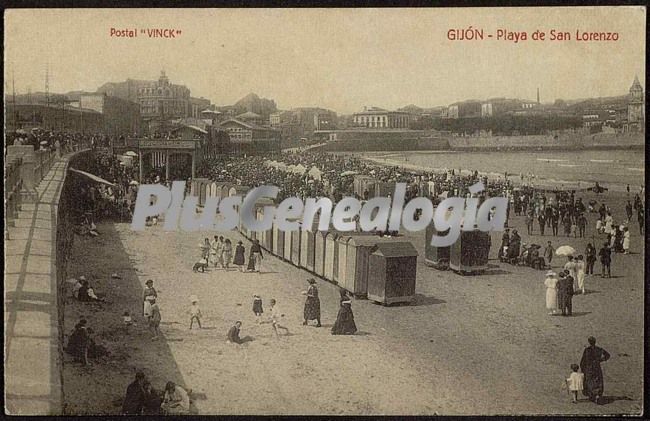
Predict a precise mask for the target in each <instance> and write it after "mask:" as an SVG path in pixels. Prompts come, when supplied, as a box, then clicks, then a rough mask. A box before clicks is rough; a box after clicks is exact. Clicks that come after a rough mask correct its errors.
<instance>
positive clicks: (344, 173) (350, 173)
mask: <svg viewBox="0 0 650 421" xmlns="http://www.w3.org/2000/svg"><path fill="white" fill-rule="evenodd" d="M356 174H357V172H356V171H343V172H342V173H341V177H345V176H347V175H356Z"/></svg>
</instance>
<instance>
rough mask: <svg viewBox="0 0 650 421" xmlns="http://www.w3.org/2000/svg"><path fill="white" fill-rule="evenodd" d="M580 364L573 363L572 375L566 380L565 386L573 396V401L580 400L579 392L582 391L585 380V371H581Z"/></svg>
mask: <svg viewBox="0 0 650 421" xmlns="http://www.w3.org/2000/svg"><path fill="white" fill-rule="evenodd" d="M579 370H580V366H578V364H571V371H572V372H571V375H570V376H569V378H568V379H566V380H565V381H564V386H565V387H566V388H567V391H568V392H569V394H570V395H571V397H572V398H573V403H577V402H578V392H582V389H583V387H584V382H585V375H584V373H580V372H579Z"/></svg>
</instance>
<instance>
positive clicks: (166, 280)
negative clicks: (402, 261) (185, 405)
mask: <svg viewBox="0 0 650 421" xmlns="http://www.w3.org/2000/svg"><path fill="white" fill-rule="evenodd" d="M582 197H583V200H585V199H586V200H589V199H590V197H589V196H587V195H585V196H582ZM606 197H607V203H608V204H610V206H612V207H613V209H614V215H621V214H623V213H624V211H623V207H622V206H623V201H622V199H623V197H622V196H621V195H618V194H613V193H612V194H608V195H607V196H606ZM510 226H511V227H512V226H514V227H515V228H519V231H520V233H521V234H522V239H523V241H524V242H529V241H535V242H544V243H545V242H546V241H547V240H551V241H553V245H554V246H555V247H557V246H559V245H561V244H571V245H573V246H574V247H576V248H577V249H578V250H583V249H584V246H585V244H586V242H587V239H574V238H569V239H566V238H564V237H555V238H554V237H551V236H548V235H547V236H545V237H544V238H542V237H541V236H539V235H536V236H533V238H529V237H528V236H527V235H526V234H525V231H526V230H525V228H524V221H523V217H513V218H511V223H510ZM593 227H594V214H592V215H589V228H588V237H589V241H591V239H592V238H593V239H594V241H596V243H601V242H602V240H603V238H602V237H601V236H597V237H595V238H594V237H592V235H593V231H594V229H593ZM631 228H632V229H631V232H632V251H633V252H634V253H633V254H631V255H626V256H624V255H615V256H614V258H613V264H612V270H613V275H614V277H613V278H611V279H602V278H600V277H588V278H587V281H586V285H587V290H588V294H586V295H584V296H583V295H578V296H576V297H574V300H573V303H574V304H573V308H574V316H573V317H570V318H563V317H560V316H555V317H554V316H548V315H547V312H546V309H545V308H544V293H545V289H544V286H543V280H544V272H543V271H536V270H533V269H530V268H524V267H514V266H511V265H508V264H503V263H498V261H497V260H496V252H497V250H496V246H493V248H492V250H491V258H492V260H491V262H490V269H489V271H488V272H487V273H486V274H484V275H480V276H466V277H463V276H460V275H457V274H455V273H453V272H449V271H442V272H441V271H437V270H435V269H432V268H429V267H427V266H425V265H424V264H423V256H424V249H423V245H424V244H423V242H424V238H423V235H424V234H423V233H422V232H418V233H407V235H406V236H405V237H406V238H407V239H409V240H411V241H412V242H413V244H414V245H415V246H416V247H417V248H418V250H419V253H420V257H419V258H418V276H417V288H416V292H417V297H416V300H415V302H414V303H413V304H412V305H410V306H397V307H395V306H393V307H384V306H381V305H377V304H375V303H372V302H370V301H368V300H358V299H357V300H354V302H353V310H354V313H355V319H356V321H357V326H358V328H359V330H360V332H359V333H358V334H357V335H355V336H332V335H331V334H330V332H329V330H330V327H331V326H332V323H333V322H334V319H335V318H336V312H337V310H338V298H337V297H338V287H336V286H335V285H332V284H330V283H329V282H327V281H324V280H322V279H318V287H319V289H320V296H321V308H322V313H323V315H322V319H323V327H322V328H316V327H313V326H306V327H305V326H302V323H301V322H302V310H303V303H304V296H303V295H301V291H304V290H306V289H307V286H308V285H307V282H306V279H308V278H309V277H311V276H312V275H311V274H309V273H308V272H306V271H304V270H301V269H298V268H296V267H293V266H291V265H290V264H289V263H286V262H283V261H280V260H279V259H277V258H275V257H272V256H269V255H267V256H266V258H265V260H264V264H263V272H264V273H262V274H261V275H259V274H254V273H239V272H237V271H235V270H230V271H227V272H226V271H224V270H214V269H211V270H210V272H208V273H205V274H202V273H193V272H192V270H191V268H192V264H193V263H194V262H195V261H196V260H197V259H198V255H199V247H198V245H199V243H200V241H201V239H202V237H203V235H198V234H195V233H167V232H164V231H163V230H162V227H161V226H160V225H159V226H154V227H150V228H147V230H146V231H144V232H141V233H136V232H133V231H131V229H130V226H129V225H128V224H124V223H120V224H112V223H102V224H100V225H99V231H100V232H101V236H100V237H98V238H89V237H76V239H75V245H74V254H73V258H72V260H71V263H70V265H71V273H72V274H75V275H86V276H87V277H89V278H90V279H91V282H92V284H93V285H94V286H95V288H96V289H97V290H98V291H99V292H102V293H104V294H105V295H106V298H107V302H106V303H103V304H83V303H76V302H73V300H72V298H69V299H68V302H67V303H66V304H67V305H66V310H65V331H66V334H69V333H70V331H71V329H72V327H73V326H74V324H75V323H76V322H77V321H78V320H79V318H80V317H85V318H87V319H88V322H89V326H92V327H93V328H94V329H95V330H96V332H97V338H98V340H99V342H100V343H102V344H104V345H105V346H106V347H107V348H108V349H109V350H110V352H111V355H110V356H108V357H104V358H101V359H100V360H98V361H96V362H95V364H94V365H93V366H90V367H82V366H80V365H79V364H78V363H74V362H72V360H71V359H70V358H68V357H67V356H66V358H67V359H66V361H65V362H64V393H65V401H66V412H67V413H74V414H117V413H119V412H120V403H121V398H122V397H123V394H124V391H125V389H126V386H127V385H128V383H129V382H130V381H131V380H132V378H133V375H134V372H135V370H136V369H144V371H145V373H146V375H147V376H148V377H149V378H150V379H151V381H152V383H153V385H154V386H155V387H158V388H161V387H163V385H164V383H165V382H166V381H168V380H172V381H176V382H178V383H179V384H182V385H184V386H185V387H186V388H188V389H191V390H192V395H193V411H194V412H195V413H201V414H331V415H335V414H346V415H352V414H414V415H415V414H515V413H517V414H542V413H546V414H550V413H553V414H634V413H637V414H638V413H639V412H640V409H641V405H642V381H643V371H642V368H643V339H642V338H643V249H642V246H643V244H642V239H641V237H640V236H639V231H638V226H637V225H636V222H632V223H631ZM226 235H227V237H229V238H231V239H232V240H234V241H235V243H236V241H237V240H239V239H240V238H241V237H240V235H239V234H238V233H236V232H229V233H226ZM492 240H493V241H492V243H493V244H494V245H496V244H499V243H500V233H494V234H493V239H492ZM244 243H245V246H246V247H247V249H248V247H249V243H248V242H247V241H246V240H244ZM564 262H565V259H564V258H560V257H556V259H554V261H553V266H554V267H556V268H559V267H560V266H561V265H563V264H564ZM596 269H597V271H598V270H599V264H598V263H597V265H596ZM112 273H118V274H119V275H120V277H121V279H112V278H111V277H110V275H111V274H112ZM150 278H151V279H153V280H154V281H155V287H156V288H157V290H158V293H159V305H160V307H161V313H162V326H161V331H162V334H163V338H162V339H161V340H159V341H152V340H151V335H150V334H149V333H148V332H147V331H146V328H145V326H144V323H143V320H142V317H141V309H142V305H141V294H142V288H143V286H144V282H145V281H146V280H147V279H150ZM192 294H195V295H197V296H198V297H199V298H200V305H201V308H202V311H203V313H204V320H203V329H202V330H198V329H194V330H189V329H188V327H189V315H188V310H189V305H190V303H189V297H190V295H192ZM253 294H259V295H261V296H262V299H263V300H264V307H265V310H267V311H268V306H269V300H270V299H271V298H275V299H276V300H278V303H279V305H280V306H281V308H282V309H283V312H284V313H285V314H286V317H285V318H286V320H285V322H286V323H285V324H286V325H287V326H288V327H289V329H290V331H291V335H290V336H286V337H282V338H281V339H280V340H277V339H276V338H274V337H273V335H272V330H271V327H270V325H268V324H261V325H258V324H256V323H255V316H254V315H253V313H252V295H253ZM125 310H128V311H130V312H131V313H132V314H133V315H134V316H136V317H135V318H136V321H137V323H138V324H137V326H134V327H132V329H131V330H130V332H128V333H126V332H125V331H124V328H123V326H122V319H121V315H122V314H123V312H124V311H125ZM236 320H241V321H243V327H242V336H251V337H252V339H253V340H252V341H251V342H248V343H246V344H244V345H239V346H238V345H232V344H228V343H226V341H225V335H226V332H227V330H228V328H229V327H230V326H231V325H232V324H233V323H234V321H236ZM589 335H594V336H596V337H597V338H598V344H599V345H600V346H602V347H604V348H605V349H607V350H608V351H609V352H610V353H611V355H612V358H611V360H610V361H608V362H607V363H605V364H604V365H603V366H604V368H603V370H604V373H605V374H604V375H605V396H606V402H607V404H606V405H601V406H597V405H594V404H593V403H591V402H588V401H583V402H579V403H578V404H571V402H570V398H569V397H568V396H567V394H566V392H565V391H562V390H561V389H560V386H561V383H562V381H563V379H564V376H566V375H568V373H569V366H570V364H572V363H577V362H579V360H580V356H581V354H582V350H583V348H584V346H585V345H586V338H587V336H589Z"/></svg>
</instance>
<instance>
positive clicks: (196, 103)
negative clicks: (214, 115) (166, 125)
mask: <svg viewBox="0 0 650 421" xmlns="http://www.w3.org/2000/svg"><path fill="white" fill-rule="evenodd" d="M208 107H210V100H209V99H205V98H203V97H201V98H195V97H193V96H191V97H190V112H189V117H194V118H201V112H202V111H203V110H207V109H208Z"/></svg>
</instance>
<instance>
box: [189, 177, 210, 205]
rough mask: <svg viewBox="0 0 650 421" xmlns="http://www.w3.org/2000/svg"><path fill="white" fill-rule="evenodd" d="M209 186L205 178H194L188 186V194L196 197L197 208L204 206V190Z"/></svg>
mask: <svg viewBox="0 0 650 421" xmlns="http://www.w3.org/2000/svg"><path fill="white" fill-rule="evenodd" d="M209 184H210V180H208V179H207V178H195V179H193V180H192V184H191V186H190V194H191V195H192V196H196V197H198V198H199V199H198V203H199V206H203V205H205V199H206V193H207V192H206V190H207V189H208V185H209Z"/></svg>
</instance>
